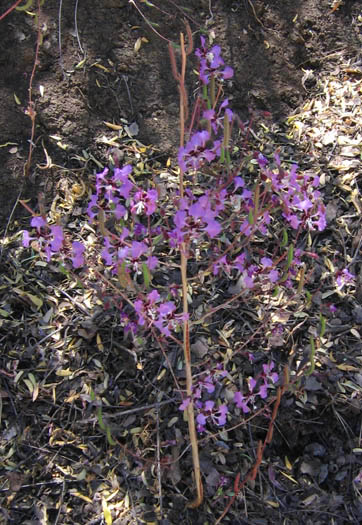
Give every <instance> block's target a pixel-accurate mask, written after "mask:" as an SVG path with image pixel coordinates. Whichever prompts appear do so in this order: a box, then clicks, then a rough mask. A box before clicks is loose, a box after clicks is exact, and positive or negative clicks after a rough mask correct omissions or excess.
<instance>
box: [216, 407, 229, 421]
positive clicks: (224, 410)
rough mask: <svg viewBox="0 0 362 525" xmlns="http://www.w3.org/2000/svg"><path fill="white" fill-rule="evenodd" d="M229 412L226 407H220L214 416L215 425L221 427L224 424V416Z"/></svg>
mask: <svg viewBox="0 0 362 525" xmlns="http://www.w3.org/2000/svg"><path fill="white" fill-rule="evenodd" d="M228 412H229V409H228V407H227V406H226V405H220V406H219V411H218V413H217V414H218V415H216V420H217V424H218V425H220V426H222V425H225V424H226V416H227V414H228Z"/></svg>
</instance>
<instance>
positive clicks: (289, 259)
mask: <svg viewBox="0 0 362 525" xmlns="http://www.w3.org/2000/svg"><path fill="white" fill-rule="evenodd" d="M293 255H294V245H293V244H290V245H289V248H288V257H287V268H286V269H287V270H288V269H289V268H290V265H291V264H292V261H293Z"/></svg>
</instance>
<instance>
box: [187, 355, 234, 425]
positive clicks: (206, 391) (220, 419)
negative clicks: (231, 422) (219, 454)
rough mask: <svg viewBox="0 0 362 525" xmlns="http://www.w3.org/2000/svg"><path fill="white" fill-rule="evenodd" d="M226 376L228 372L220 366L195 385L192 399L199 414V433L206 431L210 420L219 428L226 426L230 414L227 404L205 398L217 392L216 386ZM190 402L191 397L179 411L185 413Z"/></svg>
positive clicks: (197, 418) (204, 375)
mask: <svg viewBox="0 0 362 525" xmlns="http://www.w3.org/2000/svg"><path fill="white" fill-rule="evenodd" d="M226 376H227V372H226V370H223V369H222V367H221V366H220V365H219V366H218V368H216V369H215V370H213V371H209V372H206V373H204V374H202V375H201V376H200V377H199V378H198V380H197V382H195V383H194V385H193V391H192V399H193V401H194V406H195V408H196V410H197V412H198V414H197V416H196V422H197V430H198V431H199V432H204V431H205V428H206V427H205V425H206V423H207V421H208V420H209V421H210V422H211V423H215V424H217V425H218V426H223V425H225V424H226V417H227V414H228V412H229V409H228V407H227V405H226V404H225V403H222V404H221V403H216V402H215V401H213V400H212V399H206V400H205V399H204V398H205V396H206V397H210V396H211V395H212V394H213V393H214V392H215V387H216V385H217V384H219V383H220V381H221V380H222V379H223V378H224V377H226ZM190 402H191V399H190V398H189V397H187V398H185V399H184V400H183V402H182V403H181V405H180V407H179V409H180V410H182V411H184V410H185V409H186V408H187V406H188V405H189V404H190Z"/></svg>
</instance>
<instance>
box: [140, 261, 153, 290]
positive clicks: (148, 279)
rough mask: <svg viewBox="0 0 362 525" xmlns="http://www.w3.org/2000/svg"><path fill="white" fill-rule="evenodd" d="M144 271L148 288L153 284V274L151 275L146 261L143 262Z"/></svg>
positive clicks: (144, 278) (144, 279)
mask: <svg viewBox="0 0 362 525" xmlns="http://www.w3.org/2000/svg"><path fill="white" fill-rule="evenodd" d="M142 273H143V281H144V283H145V287H146V289H147V290H148V289H149V287H150V284H151V280H152V276H151V273H150V270H149V269H148V266H147V264H146V263H142Z"/></svg>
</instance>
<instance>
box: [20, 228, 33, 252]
mask: <svg viewBox="0 0 362 525" xmlns="http://www.w3.org/2000/svg"><path fill="white" fill-rule="evenodd" d="M33 239H35V237H30V234H29V232H28V230H24V231H23V246H24V248H29V246H30V241H32V240H33Z"/></svg>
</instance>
